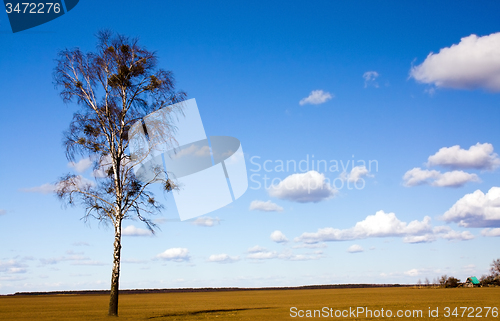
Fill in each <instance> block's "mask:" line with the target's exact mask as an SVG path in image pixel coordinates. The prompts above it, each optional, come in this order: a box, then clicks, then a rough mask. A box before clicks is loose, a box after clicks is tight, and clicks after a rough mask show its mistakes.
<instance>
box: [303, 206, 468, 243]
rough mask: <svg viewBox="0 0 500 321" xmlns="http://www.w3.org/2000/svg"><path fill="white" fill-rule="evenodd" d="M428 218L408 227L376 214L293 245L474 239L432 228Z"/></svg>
mask: <svg viewBox="0 0 500 321" xmlns="http://www.w3.org/2000/svg"><path fill="white" fill-rule="evenodd" d="M430 221H431V218H430V217H429V216H425V217H424V219H423V220H422V221H418V220H415V221H412V222H410V223H406V222H402V221H400V220H399V219H398V218H397V217H396V215H395V214H394V213H385V212H384V211H378V212H377V213H375V215H368V216H367V217H366V218H365V219H364V220H362V221H360V222H357V223H356V225H355V226H354V227H351V228H348V229H343V230H341V229H335V228H331V227H327V228H322V229H318V231H317V232H314V233H303V234H302V235H301V236H299V237H297V238H295V241H296V242H303V243H306V244H314V243H318V242H334V241H349V240H359V239H365V238H370V237H403V241H404V242H405V243H424V242H433V241H435V240H436V239H438V238H442V239H446V240H450V241H458V240H462V241H466V240H471V239H473V238H474V235H472V234H471V233H470V232H468V231H464V232H457V231H454V230H452V229H451V228H450V227H448V226H436V227H434V228H433V227H432V226H431V224H430Z"/></svg>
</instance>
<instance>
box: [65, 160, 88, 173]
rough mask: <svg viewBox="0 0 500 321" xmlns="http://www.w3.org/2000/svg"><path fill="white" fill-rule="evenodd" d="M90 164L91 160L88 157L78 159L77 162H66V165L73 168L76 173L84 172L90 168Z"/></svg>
mask: <svg viewBox="0 0 500 321" xmlns="http://www.w3.org/2000/svg"><path fill="white" fill-rule="evenodd" d="M90 166H92V161H91V160H90V158H88V157H87V158H83V159H81V160H79V161H78V162H77V163H75V162H69V163H68V167H71V168H73V169H74V170H75V171H77V172H78V173H83V172H85V171H86V170H87V169H89V168H90Z"/></svg>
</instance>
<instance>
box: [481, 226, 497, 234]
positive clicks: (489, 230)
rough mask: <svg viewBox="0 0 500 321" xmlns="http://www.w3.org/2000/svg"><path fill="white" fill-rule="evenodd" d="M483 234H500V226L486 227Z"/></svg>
mask: <svg viewBox="0 0 500 321" xmlns="http://www.w3.org/2000/svg"><path fill="white" fill-rule="evenodd" d="M481 235H482V236H500V228H485V229H484V230H482V231H481Z"/></svg>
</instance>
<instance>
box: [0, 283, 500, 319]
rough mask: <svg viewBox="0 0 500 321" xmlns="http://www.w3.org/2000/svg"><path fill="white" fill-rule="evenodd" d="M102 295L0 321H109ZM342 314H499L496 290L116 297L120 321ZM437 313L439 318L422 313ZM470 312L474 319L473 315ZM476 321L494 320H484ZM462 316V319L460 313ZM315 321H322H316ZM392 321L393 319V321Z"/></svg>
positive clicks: (6, 302) (6, 300) (4, 301)
mask: <svg viewBox="0 0 500 321" xmlns="http://www.w3.org/2000/svg"><path fill="white" fill-rule="evenodd" d="M108 300H109V296H108V295H43V296H14V297H0V320H30V321H31V320H40V321H44V320H110V319H113V318H110V317H107V316H106V314H107V308H108V306H107V304H108ZM291 307H296V308H297V309H298V310H314V309H317V310H321V309H322V308H323V307H328V308H332V309H333V311H335V310H345V309H347V310H348V309H349V308H350V307H351V308H353V309H355V308H356V307H367V308H368V309H371V310H379V311H380V310H381V309H382V308H383V309H384V311H387V310H388V309H390V310H391V311H392V312H393V314H394V315H395V314H396V311H397V310H411V311H413V310H422V311H423V316H422V317H418V318H417V317H416V316H412V317H409V318H403V319H424V320H431V319H432V320H453V319H454V320H458V319H460V320H463V319H468V320H471V319H470V317H463V318H462V317H461V316H460V315H461V311H460V309H458V317H455V316H453V315H450V317H448V318H446V317H445V316H444V312H445V307H450V308H451V312H452V311H453V309H454V308H455V307H473V308H474V309H476V308H478V307H496V308H497V309H499V308H500V288H499V287H497V288H473V289H468V288H458V289H416V288H365V289H327V290H323V289H317V290H259V291H234V292H209V293H199V292H198V293H197V292H194V293H153V294H123V295H120V310H119V314H120V316H119V319H120V320H152V321H156V320H158V321H161V320H211V319H217V320H292V319H311V318H299V317H295V318H292V317H291V316H290V308H291ZM429 308H431V309H433V310H435V309H436V308H438V309H439V317H438V318H433V317H429V316H428V309H429ZM477 311H478V310H476V311H475V312H474V316H476V315H477ZM485 312H486V311H485V310H483V312H482V316H483V317H482V318H481V320H500V317H496V318H495V317H492V316H491V312H490V315H489V316H488V317H487V318H485V317H484V315H485ZM466 314H467V313H466ZM318 319H327V318H324V317H323V318H319V317H318ZM330 319H343V320H376V319H389V318H380V317H379V318H376V317H372V318H369V317H366V316H365V315H359V317H357V318H353V317H340V318H336V317H333V318H330ZM395 319H398V318H395Z"/></svg>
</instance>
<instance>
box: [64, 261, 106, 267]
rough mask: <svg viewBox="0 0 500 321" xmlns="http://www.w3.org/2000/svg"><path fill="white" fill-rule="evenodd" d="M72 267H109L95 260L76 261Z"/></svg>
mask: <svg viewBox="0 0 500 321" xmlns="http://www.w3.org/2000/svg"><path fill="white" fill-rule="evenodd" d="M71 265H95V266H102V265H107V263H103V262H100V261H94V260H82V261H75V262H73V263H71Z"/></svg>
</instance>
